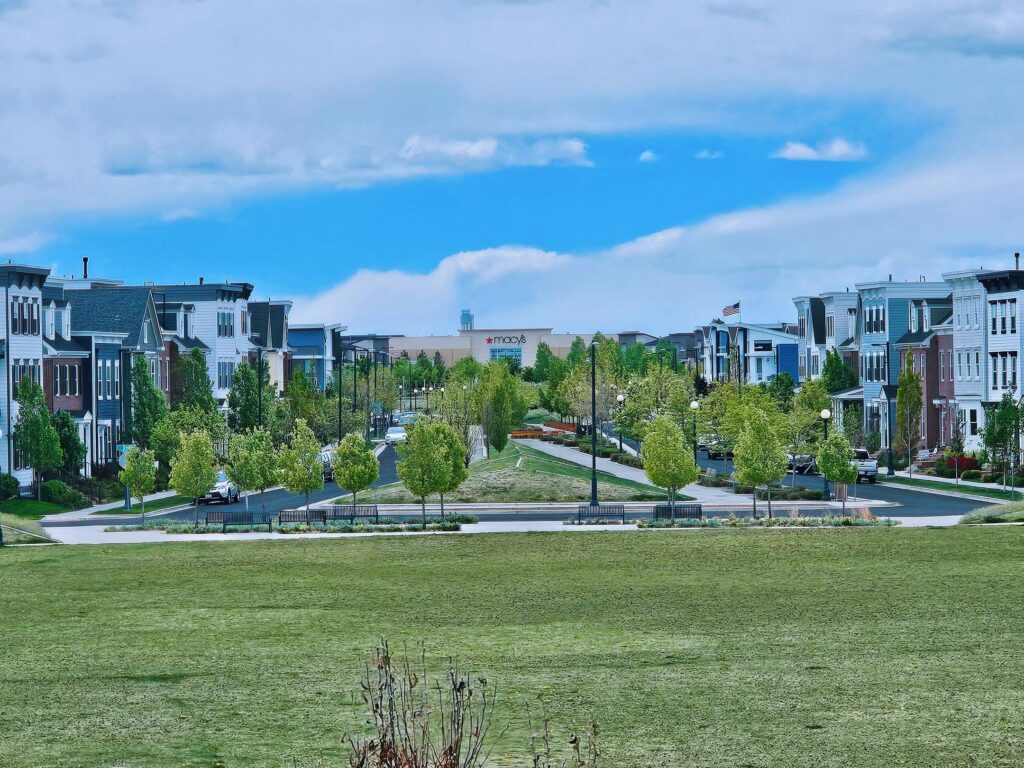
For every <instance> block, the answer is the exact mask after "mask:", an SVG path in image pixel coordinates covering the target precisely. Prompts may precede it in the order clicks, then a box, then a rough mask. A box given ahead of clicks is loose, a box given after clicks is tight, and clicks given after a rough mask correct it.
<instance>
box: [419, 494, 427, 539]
mask: <svg viewBox="0 0 1024 768" xmlns="http://www.w3.org/2000/svg"><path fill="white" fill-rule="evenodd" d="M420 512H422V513H423V530H424V531H425V530H427V497H426V496H420Z"/></svg>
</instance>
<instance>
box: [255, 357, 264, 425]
mask: <svg viewBox="0 0 1024 768" xmlns="http://www.w3.org/2000/svg"><path fill="white" fill-rule="evenodd" d="M256 423H257V424H259V426H260V428H261V429H262V428H263V347H256Z"/></svg>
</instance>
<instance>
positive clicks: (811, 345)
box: [793, 296, 825, 381]
mask: <svg viewBox="0 0 1024 768" xmlns="http://www.w3.org/2000/svg"><path fill="white" fill-rule="evenodd" d="M793 304H794V305H795V306H796V324H797V354H798V358H797V374H798V376H799V378H798V379H797V381H807V380H808V379H816V378H818V377H819V376H821V366H822V364H823V363H824V362H825V302H824V301H823V300H822V299H821V298H820V297H819V296H797V297H796V298H794V299H793Z"/></svg>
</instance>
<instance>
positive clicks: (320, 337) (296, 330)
mask: <svg viewBox="0 0 1024 768" xmlns="http://www.w3.org/2000/svg"><path fill="white" fill-rule="evenodd" d="M345 330H347V329H346V327H345V326H343V325H338V324H325V323H304V324H298V325H295V324H289V325H288V345H289V346H290V347H291V350H292V352H291V354H292V368H293V370H294V369H296V368H298V369H299V370H301V371H302V372H303V373H304V374H305V375H306V378H307V379H309V380H310V381H312V382H313V383H314V384H315V385H316V386H317V388H318V389H320V390H321V391H322V390H323V389H325V388H326V387H327V382H328V381H330V380H331V379H332V378H333V376H334V361H335V356H334V354H333V352H332V339H333V338H334V335H335V334H340V333H343V332H344V331H345Z"/></svg>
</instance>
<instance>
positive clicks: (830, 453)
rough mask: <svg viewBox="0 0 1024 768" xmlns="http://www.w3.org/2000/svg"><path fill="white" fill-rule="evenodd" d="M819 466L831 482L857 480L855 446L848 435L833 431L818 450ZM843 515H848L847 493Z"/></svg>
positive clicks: (846, 482)
mask: <svg viewBox="0 0 1024 768" xmlns="http://www.w3.org/2000/svg"><path fill="white" fill-rule="evenodd" d="M818 468H819V469H820V470H821V474H822V475H824V476H825V479H826V480H827V481H828V482H830V483H845V484H846V485H849V484H850V483H856V482H857V465H856V464H854V463H853V448H851V447H850V443H849V442H848V441H847V439H846V436H845V435H843V434H842V433H840V432H833V433H832V434H831V435H829V437H828V439H827V440H825V441H824V442H823V443H822V445H821V448H820V450H819V451H818ZM843 515H844V516H845V515H846V494H843Z"/></svg>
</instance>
